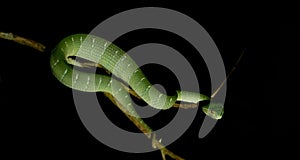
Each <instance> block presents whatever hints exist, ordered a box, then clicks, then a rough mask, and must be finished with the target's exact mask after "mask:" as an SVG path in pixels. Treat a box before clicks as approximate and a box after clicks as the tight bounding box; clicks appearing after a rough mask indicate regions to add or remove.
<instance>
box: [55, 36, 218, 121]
mask: <svg viewBox="0 0 300 160" xmlns="http://www.w3.org/2000/svg"><path fill="white" fill-rule="evenodd" d="M77 58H80V59H82V60H86V61H89V62H92V63H94V64H97V65H101V66H102V67H103V68H105V69H106V70H107V71H109V72H110V73H112V74H113V75H114V76H116V77H117V78H118V79H120V80H122V81H123V82H125V83H127V84H128V85H129V86H130V87H131V89H132V90H133V91H135V92H136V94H137V95H138V96H139V97H140V98H141V99H142V100H144V101H145V102H146V103H147V104H149V105H150V106H151V107H154V108H156V109H162V110H166V109H169V108H170V107H172V106H173V105H174V104H175V103H176V102H177V101H181V102H186V103H198V102H200V101H205V100H210V97H209V96H206V95H203V94H200V93H194V92H188V91H181V90H178V91H177V92H176V94H175V95H166V94H164V93H161V92H160V91H159V90H157V89H156V88H155V87H154V86H153V85H152V84H151V83H150V82H149V80H148V79H147V77H146V76H145V75H144V74H143V72H142V71H141V69H140V68H139V66H138V65H137V64H136V63H135V62H134V60H133V59H132V58H131V57H130V56H129V55H128V54H127V53H125V52H124V51H123V50H122V49H120V48H119V47H118V46H116V45H114V44H113V43H111V42H109V41H107V40H105V39H103V38H100V37H97V36H93V35H88V34H75V35H71V36H68V37H66V38H64V39H63V40H62V41H60V42H59V43H58V45H57V46H56V47H55V48H54V49H53V51H52V54H51V58H50V65H51V69H52V72H53V74H54V76H55V77H56V78H57V79H58V80H59V81H60V82H61V83H63V84H64V85H66V86H68V87H70V88H73V89H76V90H80V91H84V92H107V93H110V94H111V95H113V96H114V97H115V99H116V100H117V101H118V102H119V103H120V104H121V105H122V106H124V107H125V108H126V110H127V112H129V113H130V114H131V115H133V116H136V117H139V116H138V114H137V113H136V112H135V109H134V106H133V103H132V100H131V98H130V97H129V96H128V92H127V90H126V89H124V86H123V85H122V82H120V80H117V79H115V78H112V77H111V76H108V75H104V74H96V73H90V72H84V71H82V70H80V69H76V67H74V66H78V67H85V66H84V64H83V63H82V62H80V61H78V60H77ZM202 110H203V112H204V113H205V114H206V115H208V116H210V117H211V118H214V119H220V118H221V117H222V115H223V106H222V105H221V104H218V103H212V104H210V105H205V106H203V107H202Z"/></svg>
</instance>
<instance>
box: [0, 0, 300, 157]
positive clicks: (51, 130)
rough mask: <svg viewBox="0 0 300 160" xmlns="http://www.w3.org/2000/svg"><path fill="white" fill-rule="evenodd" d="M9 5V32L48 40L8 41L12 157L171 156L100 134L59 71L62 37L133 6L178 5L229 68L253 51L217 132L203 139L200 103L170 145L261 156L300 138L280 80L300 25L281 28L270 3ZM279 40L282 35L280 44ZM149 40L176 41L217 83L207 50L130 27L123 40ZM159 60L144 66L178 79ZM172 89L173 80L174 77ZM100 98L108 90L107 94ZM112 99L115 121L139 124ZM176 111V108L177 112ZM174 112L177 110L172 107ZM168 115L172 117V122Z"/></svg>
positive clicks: (2, 84)
mask: <svg viewBox="0 0 300 160" xmlns="http://www.w3.org/2000/svg"><path fill="white" fill-rule="evenodd" d="M3 6H6V7H4V8H5V9H4V10H2V14H1V15H2V16H1V22H0V31H2V32H12V33H14V34H17V35H20V36H23V37H26V38H30V39H33V40H36V41H38V42H40V43H43V44H44V45H46V47H47V50H46V52H45V53H40V52H38V51H36V50H34V49H32V48H29V47H26V46H23V45H20V44H17V43H14V42H11V41H7V40H3V39H0V46H1V54H0V56H1V58H0V90H1V92H0V94H1V95H0V96H1V102H0V105H1V115H2V116H1V117H2V118H3V119H2V121H1V133H3V134H4V135H3V136H2V138H1V141H2V140H3V142H4V143H2V144H3V145H4V146H5V152H4V153H6V154H7V156H12V157H16V156H22V157H28V158H29V157H31V158H43V157H52V158H56V157H69V158H76V157H79V156H83V157H89V158H91V157H95V158H99V159H104V158H103V156H110V159H118V158H122V159H160V158H161V155H160V152H158V151H156V152H151V153H142V154H134V153H124V152H120V151H117V150H114V149H111V148H109V147H107V146H105V145H104V144H102V143H100V142H99V141H97V140H96V139H95V138H93V136H92V135H91V134H89V133H88V131H87V130H86V129H85V127H84V125H83V124H82V122H81V121H80V119H79V116H78V114H77V112H76V108H75V106H74V102H73V99H72V98H73V97H72V90H71V89H70V88H67V87H65V86H63V85H62V84H61V83H59V82H58V80H56V79H55V77H54V76H53V75H52V73H51V70H50V66H49V57H50V51H51V49H52V48H54V47H55V45H56V44H57V43H58V42H59V41H60V40H61V39H62V38H64V37H66V36H68V35H71V34H75V33H89V32H90V31H91V30H92V29H93V28H94V27H96V26H97V24H99V23H101V22H102V21H103V20H105V19H107V18H109V17H110V16H113V15H115V14H117V13H119V12H122V11H125V10H128V9H133V8H138V7H147V6H154V7H165V8H169V9H174V10H177V11H179V12H182V13H183V14H186V15H188V16H190V17H191V18H193V19H195V20H196V21H197V22H198V23H199V24H201V25H202V26H203V27H204V28H205V29H206V31H207V32H208V33H209V34H210V36H211V37H212V38H213V40H214V41H215V43H216V45H217V46H218V48H219V50H220V53H221V55H222V58H223V60H224V65H225V67H226V71H227V73H229V71H230V69H231V68H232V67H233V66H234V64H235V62H236V60H237V59H238V57H239V56H240V54H241V53H242V51H243V50H245V49H246V54H245V55H244V57H243V59H242V60H241V62H240V64H239V66H238V68H237V69H236V71H235V72H234V74H233V75H232V77H230V79H229V80H228V82H227V98H226V103H225V114H224V116H223V118H222V119H221V120H219V121H218V122H217V124H216V126H215V127H214V128H213V130H212V131H211V132H210V133H209V135H207V136H206V137H205V138H204V139H199V138H198V132H199V129H200V126H201V123H202V121H203V113H202V112H201V111H198V113H197V118H196V119H195V120H194V122H193V124H192V125H191V127H190V128H189V129H188V130H187V131H186V132H185V134H184V135H183V136H182V137H180V139H178V140H177V141H175V142H174V143H173V144H171V145H170V146H168V148H169V149H170V150H171V151H173V152H175V153H176V154H178V155H180V156H182V157H183V158H186V159H200V158H204V157H213V158H223V157H228V158H239V156H238V154H237V153H242V154H244V155H248V156H252V157H253V158H254V157H257V156H258V155H259V154H262V153H268V152H267V151H266V148H269V147H272V148H274V147H275V148H277V145H276V142H278V141H283V142H284V141H290V139H292V138H291V136H293V135H296V133H295V129H296V127H297V125H294V124H295V121H296V117H297V116H296V115H295V114H296V113H295V110H293V111H290V112H291V113H290V114H289V115H292V116H287V115H286V114H282V112H281V111H282V110H277V108H276V107H275V105H276V104H277V100H278V99H280V97H286V96H285V95H281V94H279V93H278V95H277V87H276V85H278V84H277V82H278V81H275V80H276V78H278V77H280V76H279V75H280V73H283V72H284V69H282V70H280V71H282V72H277V70H278V69H279V68H281V67H278V64H277V60H278V59H281V56H278V55H276V54H277V51H278V50H280V49H279V48H280V47H279V45H281V49H282V48H285V47H286V46H289V44H290V43H286V45H284V44H282V43H280V41H279V37H280V36H287V37H288V36H289V35H290V34H285V32H284V33H283V32H282V30H286V29H287V30H289V32H292V33H293V31H291V30H290V28H291V27H290V26H293V25H291V24H287V23H285V24H286V25H284V27H285V28H280V27H278V26H281V24H280V23H279V24H278V23H277V25H276V26H275V25H274V23H273V22H274V21H273V19H274V18H275V17H277V14H276V11H275V12H273V10H272V9H270V8H269V7H266V6H264V5H255V4H253V5H251V4H226V7H225V5H223V4H220V6H219V7H218V6H216V5H215V4H201V3H200V4H196V3H187V2H185V3H184V4H183V3H174V2H172V3H170V2H167V1H161V2H154V1H141V2H126V5H125V4H119V5H118V4H117V2H102V1H101V2H99V3H98V4H93V3H88V2H86V3H85V2H82V3H76V2H73V4H72V5H63V4H61V3H54V2H51V3H46V2H39V4H38V5H36V4H32V5H29V4H24V5H23V4H20V3H19V4H18V5H16V4H8V5H2V7H3ZM271 8H272V7H271ZM120 25H122V24H120ZM274 26H275V27H274ZM292 28H293V27H292ZM295 28H296V27H294V30H296V29H295ZM280 33H282V34H280ZM298 33H299V32H298ZM287 37H285V38H287ZM274 38H277V40H275V42H274ZM128 39H130V40H128ZM147 42H157V43H163V44H167V45H169V46H171V47H174V48H176V49H177V50H178V51H180V53H181V54H183V55H184V56H185V57H187V59H189V60H190V62H191V64H193V67H195V68H196V69H195V70H196V73H197V74H198V75H197V76H199V78H200V79H201V80H200V81H199V85H200V86H201V87H202V86H203V87H204V88H205V87H206V90H209V89H210V88H209V85H210V84H209V76H208V75H207V73H206V72H205V64H202V63H203V61H200V62H199V60H198V59H197V58H195V57H194V56H193V55H195V54H197V53H196V52H195V51H194V50H193V48H191V47H190V46H189V44H188V43H187V42H184V41H183V40H182V39H180V38H178V37H176V36H175V35H173V34H170V33H164V32H163V31H157V30H142V31H136V32H132V33H129V34H126V35H124V36H123V37H121V38H120V39H118V40H117V42H116V43H117V44H118V45H119V46H120V47H121V48H123V49H124V50H128V49H130V48H133V47H134V46H137V45H140V44H143V43H147ZM273 42H274V43H273ZM182 43H185V44H187V47H182V45H178V44H182ZM270 44H271V45H270ZM274 48H277V49H275V50H277V51H275V52H274V51H273V50H274ZM282 50H284V49H282ZM187 51H188V52H187ZM193 52H195V53H193ZM149 68H150V69H149ZM153 68H154V69H155V67H153ZM153 68H151V67H149V66H148V68H147V67H145V68H144V70H145V74H146V75H147V76H150V77H152V79H153V81H158V82H159V83H162V84H163V83H172V82H170V80H169V79H168V78H162V77H163V76H165V75H164V74H165V73H161V71H159V68H158V70H157V71H155V70H154V69H153ZM203 70H204V72H203ZM151 72H153V73H154V75H153V73H151ZM147 73H148V74H147ZM275 73H276V76H274V74H275ZM151 75H152V76H151ZM200 75H201V76H200ZM203 77H204V78H203ZM164 79H165V80H164ZM279 82H280V81H279ZM207 86H208V87H207ZM169 88H172V85H171V87H169ZM274 88H275V89H274ZM279 88H280V87H279ZM204 90H205V89H204ZM208 94H209V93H208ZM99 96H100V97H101V94H99ZM278 97H279V98H278ZM103 103H104V104H105V105H107V108H109V109H107V108H106V109H105V111H106V112H107V115H108V116H109V117H110V118H111V119H112V120H113V122H114V123H116V124H118V125H119V126H121V127H124V128H126V127H128V128H130V126H131V125H132V124H131V123H130V121H128V120H127V119H126V117H125V116H124V115H122V113H120V112H119V111H118V109H116V107H114V106H113V105H111V103H110V102H109V101H107V100H105V99H103ZM171 113H173V112H172V111H170V114H171ZM164 114H166V115H167V114H168V112H166V113H164ZM278 117H280V118H278ZM290 117H293V118H292V119H291V118H290ZM160 118H162V117H160ZM163 120H164V119H163ZM163 120H161V119H156V120H155V119H154V120H153V121H149V123H150V124H151V125H153V127H154V128H156V127H157V126H159V127H162V125H161V124H158V123H162V122H163ZM168 120H169V119H167V118H166V121H168ZM159 127H157V128H159ZM281 127H283V128H281ZM279 130H280V132H279ZM112 138H113V137H112ZM150 143H151V142H150V141H149V144H150ZM274 144H275V145H274Z"/></svg>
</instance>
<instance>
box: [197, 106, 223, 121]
mask: <svg viewBox="0 0 300 160" xmlns="http://www.w3.org/2000/svg"><path fill="white" fill-rule="evenodd" d="M202 111H203V112H204V113H205V114H206V115H208V116H209V117H211V118H213V119H221V118H222V115H223V113H224V106H223V104H221V103H210V104H208V105H205V106H203V107H202Z"/></svg>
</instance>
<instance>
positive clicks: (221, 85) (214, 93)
mask: <svg viewBox="0 0 300 160" xmlns="http://www.w3.org/2000/svg"><path fill="white" fill-rule="evenodd" d="M245 50H246V49H245ZM245 50H243V52H242V54H241V55H240V57H239V59H238V60H237V61H236V63H235V65H234V66H233V67H232V69H231V70H230V72H229V74H228V75H227V76H226V78H225V79H224V80H223V81H222V83H221V84H220V86H219V87H218V88H217V89H216V90H215V91H214V92H213V94H212V95H211V96H210V97H211V98H214V97H215V96H216V94H217V93H218V92H219V91H220V89H221V88H222V87H223V86H224V84H225V82H226V81H227V79H228V78H229V77H230V76H231V75H232V73H233V71H234V70H235V69H236V68H237V66H238V64H239V63H240V61H241V59H242V57H243V55H244V54H245Z"/></svg>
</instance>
